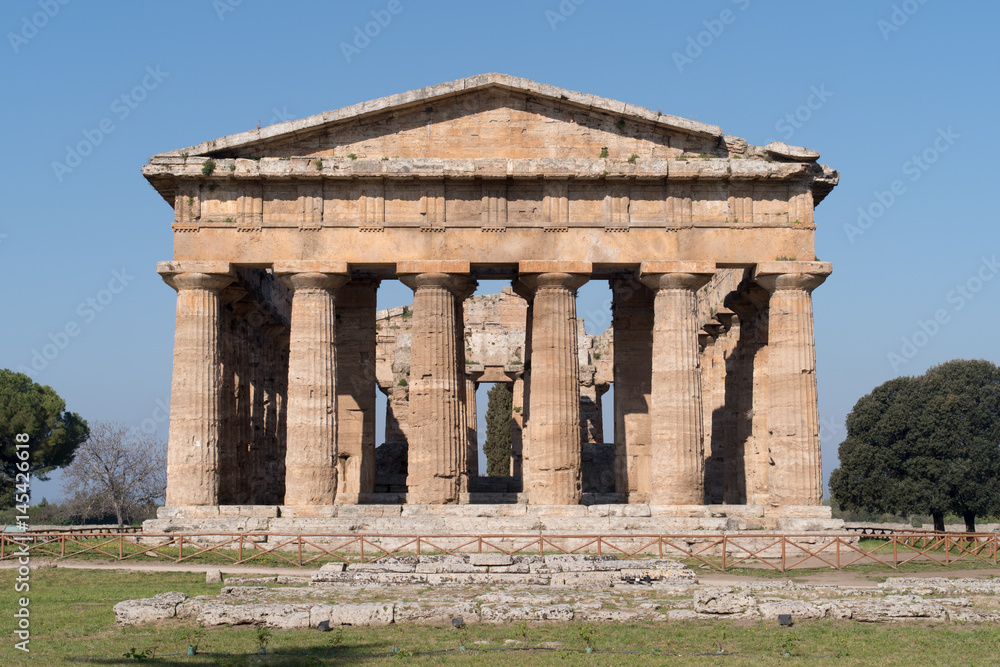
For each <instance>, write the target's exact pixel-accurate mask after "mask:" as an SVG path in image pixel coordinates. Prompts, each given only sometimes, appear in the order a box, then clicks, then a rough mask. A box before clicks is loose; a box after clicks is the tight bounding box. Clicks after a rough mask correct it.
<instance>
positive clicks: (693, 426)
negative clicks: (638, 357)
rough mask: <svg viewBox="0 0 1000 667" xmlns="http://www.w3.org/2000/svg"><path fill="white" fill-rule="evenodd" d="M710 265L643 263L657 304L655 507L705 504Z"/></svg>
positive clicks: (653, 433) (645, 278) (653, 429)
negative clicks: (703, 314)
mask: <svg viewBox="0 0 1000 667" xmlns="http://www.w3.org/2000/svg"><path fill="white" fill-rule="evenodd" d="M714 270H715V265H714V264H712V263H710V262H673V261H663V262H643V263H642V266H641V268H640V278H641V279H642V281H643V282H644V283H645V284H646V286H647V287H649V288H650V289H652V290H654V292H655V293H656V296H655V300H654V303H653V360H652V362H653V367H652V383H651V387H652V415H651V417H652V418H651V432H650V435H651V441H652V460H651V472H652V490H651V491H650V499H649V502H650V504H652V505H702V504H704V502H705V443H704V437H703V426H704V424H703V422H702V403H701V368H700V365H699V352H698V330H699V326H698V316H697V313H698V297H697V294H696V293H697V291H698V289H699V288H700V287H702V286H703V285H705V284H706V283H707V282H708V281H709V279H710V278H711V275H712V272H714Z"/></svg>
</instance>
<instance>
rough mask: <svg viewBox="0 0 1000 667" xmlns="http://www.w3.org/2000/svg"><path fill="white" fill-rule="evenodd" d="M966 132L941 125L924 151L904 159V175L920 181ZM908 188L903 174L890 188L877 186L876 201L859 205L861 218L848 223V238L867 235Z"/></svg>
mask: <svg viewBox="0 0 1000 667" xmlns="http://www.w3.org/2000/svg"><path fill="white" fill-rule="evenodd" d="M961 136H962V135H960V134H955V132H954V131H953V130H952V129H951V126H948V128H947V129H944V128H940V127H939V128H938V130H937V137H935V138H934V141H933V142H931V145H930V146H928V147H927V148H925V149H924V150H922V151H921V152H920V153H917V154H914V155H913V156H911V157H910V159H909V160H907V161H906V162H904V163H903V166H902V167H901V169H902V171H903V175H904V176H907V177H908V179H907V180H909V181H910V182H911V183H916V182H917V181H919V180H920V178H921V177H922V176H923V175H924V174H925V173H927V171H928V170H929V169H930V168H931V167H932V166H934V164H935V163H936V162H937V161H938V160H940V159H941V155H943V154H944V153H947V152H948V150H950V149H951V147H952V146H954V145H955V142H956V141H958V140H959V139H960V138H961ZM906 192H907V186H906V181H904V180H903V179H901V178H897V179H896V180H894V181H893V182H892V183H890V184H889V187H888V189H886V190H876V191H875V192H874V193H872V194H873V196H874V198H875V201H873V202H871V203H870V204H868V205H867V206H859V207H858V219H857V221H856V222H855V223H854V224H851V223H849V222H845V223H844V234H846V235H847V240H848V241H850V242H851V244H852V245H853V244H854V242H855V241H856V240H857V238H858V237H859V236H862V235H864V233H865V232H866V231H868V230H869V229H871V227H872V225H874V224H875V222H876V221H877V220H878V219H879V218H881V217H882V216H883V215H885V213H886V211H888V210H889V209H890V208H892V206H893V204H895V203H896V202H897V201H899V198H900V197H902V196H903V195H904V194H906Z"/></svg>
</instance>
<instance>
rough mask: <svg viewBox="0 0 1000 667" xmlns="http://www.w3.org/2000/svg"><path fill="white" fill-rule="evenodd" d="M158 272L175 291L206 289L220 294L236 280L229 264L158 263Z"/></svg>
mask: <svg viewBox="0 0 1000 667" xmlns="http://www.w3.org/2000/svg"><path fill="white" fill-rule="evenodd" d="M156 272H157V273H159V274H160V277H161V278H162V279H163V282H165V283H167V284H168V285H170V286H171V287H173V288H174V289H175V290H177V291H180V290H182V289H206V290H210V291H212V292H219V291H221V290H222V289H223V288H225V287H227V286H229V285H230V284H232V283H233V282H234V281H235V280H236V276H235V274H234V272H233V267H232V264H230V263H229V262H200V261H196V262H192V261H184V262H157V264H156Z"/></svg>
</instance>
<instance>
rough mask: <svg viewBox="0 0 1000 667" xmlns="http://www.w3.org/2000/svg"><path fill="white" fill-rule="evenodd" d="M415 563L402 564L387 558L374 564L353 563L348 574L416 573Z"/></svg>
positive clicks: (348, 568)
mask: <svg viewBox="0 0 1000 667" xmlns="http://www.w3.org/2000/svg"><path fill="white" fill-rule="evenodd" d="M416 567H417V565H416V564H414V563H404V562H400V561H398V560H396V559H394V558H385V559H382V560H378V561H375V562H372V563H351V564H350V565H348V566H347V571H348V572H416V571H417V570H416Z"/></svg>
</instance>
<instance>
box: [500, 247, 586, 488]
mask: <svg viewBox="0 0 1000 667" xmlns="http://www.w3.org/2000/svg"><path fill="white" fill-rule="evenodd" d="M591 269H592V267H591V265H590V264H589V263H587V262H535V261H527V262H521V264H520V267H519V272H520V276H519V278H518V280H519V282H520V283H522V284H523V285H525V286H526V287H527V288H528V289H530V290H531V291H532V292H533V293H534V297H533V300H532V306H531V313H532V323H531V379H530V381H531V389H530V394H529V401H530V410H529V415H530V416H529V421H528V441H527V443H525V448H524V451H523V457H524V458H523V465H524V468H525V475H524V477H525V487H524V490H525V491H526V492H527V494H528V502H530V503H531V504H532V505H577V504H579V503H580V500H581V496H582V486H581V474H580V450H581V442H580V360H579V357H578V341H577V320H576V290H577V289H578V288H579V287H580V286H581V285H583V284H584V283H585V282H586V281H587V280H588V279H589V277H590V272H591Z"/></svg>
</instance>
